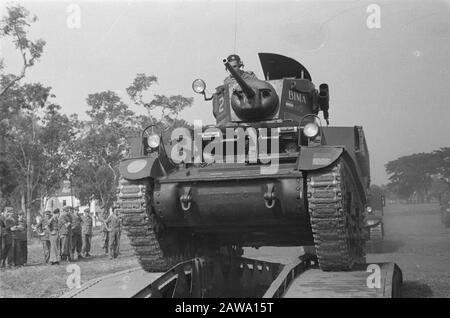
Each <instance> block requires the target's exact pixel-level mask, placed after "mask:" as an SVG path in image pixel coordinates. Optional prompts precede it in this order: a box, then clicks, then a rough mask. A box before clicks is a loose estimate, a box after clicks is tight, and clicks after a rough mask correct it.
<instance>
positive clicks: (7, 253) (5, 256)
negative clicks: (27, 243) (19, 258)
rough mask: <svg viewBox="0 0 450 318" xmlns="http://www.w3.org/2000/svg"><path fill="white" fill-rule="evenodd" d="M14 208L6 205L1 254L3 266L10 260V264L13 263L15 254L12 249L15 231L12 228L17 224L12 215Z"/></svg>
mask: <svg viewBox="0 0 450 318" xmlns="http://www.w3.org/2000/svg"><path fill="white" fill-rule="evenodd" d="M12 214H13V213H12V208H11V207H6V208H5V213H4V216H3V224H4V228H3V231H2V232H3V233H2V234H3V242H2V243H3V248H2V255H1V267H5V265H6V262H7V261H8V265H11V264H12V263H13V259H12V257H13V254H12V253H11V251H12V242H13V233H12V228H13V227H14V226H15V225H16V221H15V220H14V218H13V217H12Z"/></svg>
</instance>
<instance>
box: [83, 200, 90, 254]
mask: <svg viewBox="0 0 450 318" xmlns="http://www.w3.org/2000/svg"><path fill="white" fill-rule="evenodd" d="M81 236H82V241H83V248H82V253H83V254H84V256H85V257H89V256H91V255H90V254H89V252H90V251H91V240H92V216H91V211H90V210H89V208H87V209H84V216H83V223H82V225H81Z"/></svg>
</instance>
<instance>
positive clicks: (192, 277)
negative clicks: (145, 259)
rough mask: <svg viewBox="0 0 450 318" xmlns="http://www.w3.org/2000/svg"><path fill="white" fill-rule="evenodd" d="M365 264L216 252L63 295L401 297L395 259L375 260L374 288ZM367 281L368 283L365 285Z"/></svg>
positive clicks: (107, 278) (127, 273)
mask: <svg viewBox="0 0 450 318" xmlns="http://www.w3.org/2000/svg"><path fill="white" fill-rule="evenodd" d="M368 265H369V264H357V265H356V266H355V268H354V270H352V271H348V272H324V271H322V270H320V269H319V268H318V265H317V261H316V258H315V257H314V256H312V255H310V254H304V255H302V256H300V257H298V259H296V260H295V261H293V262H291V263H289V264H286V265H283V264H280V263H274V262H267V261H262V260H256V259H250V258H245V257H230V256H222V255H218V256H215V257H210V256H208V257H197V258H194V259H192V260H189V261H185V262H182V263H180V264H178V265H176V266H174V267H173V268H171V269H170V270H168V271H167V272H165V273H147V272H145V271H143V270H142V269H138V268H134V269H130V270H127V271H123V272H119V273H115V274H112V275H108V276H105V277H102V278H98V279H95V280H92V281H89V282H88V283H86V284H84V285H82V286H81V288H79V289H77V290H74V291H71V292H69V293H67V294H66V295H64V296H63V297H82V298H91V297H126V298H130V297H131V298H211V297H214V298H261V297H262V298H284V297H286V298H305V297H306V298H333V297H340V298H348V297H352V298H361V297H363V298H391V297H400V296H401V285H402V281H403V278H402V272H401V270H400V268H399V267H398V266H397V265H396V264H394V263H374V264H373V265H372V266H374V265H377V266H378V267H377V268H378V269H379V271H378V275H379V281H378V283H379V288H377V287H373V288H371V287H368V284H367V281H368V278H369V276H370V275H371V274H372V272H370V271H369V272H368V271H367V267H368ZM369 285H370V284H369Z"/></svg>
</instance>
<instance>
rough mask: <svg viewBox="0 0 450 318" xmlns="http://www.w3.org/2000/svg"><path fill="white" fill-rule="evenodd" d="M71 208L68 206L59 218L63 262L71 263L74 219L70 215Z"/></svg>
mask: <svg viewBox="0 0 450 318" xmlns="http://www.w3.org/2000/svg"><path fill="white" fill-rule="evenodd" d="M69 211H70V207H68V206H66V207H64V209H63V213H61V215H60V216H59V220H58V226H59V240H60V253H61V261H71V260H72V259H71V257H70V252H71V247H70V243H71V242H70V241H71V236H72V218H71V216H70V214H69Z"/></svg>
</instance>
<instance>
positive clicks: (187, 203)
mask: <svg viewBox="0 0 450 318" xmlns="http://www.w3.org/2000/svg"><path fill="white" fill-rule="evenodd" d="M191 200H192V197H191V188H185V189H184V193H183V194H182V195H181V196H180V203H181V208H182V209H183V211H185V212H187V211H188V210H189V209H190V208H191Z"/></svg>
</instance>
